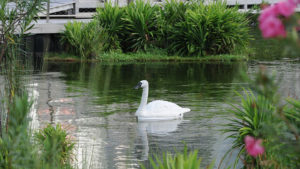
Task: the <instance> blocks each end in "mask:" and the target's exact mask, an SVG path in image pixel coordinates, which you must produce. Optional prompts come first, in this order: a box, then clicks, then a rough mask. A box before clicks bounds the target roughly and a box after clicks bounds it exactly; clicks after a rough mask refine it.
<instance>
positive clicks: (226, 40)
mask: <svg viewBox="0 0 300 169" xmlns="http://www.w3.org/2000/svg"><path fill="white" fill-rule="evenodd" d="M177 6H179V7H180V6H181V5H180V4H179V5H177ZM190 6H191V7H190V8H183V7H180V8H179V9H180V10H179V11H180V12H179V14H180V13H182V12H183V11H185V15H183V18H182V17H179V18H181V19H179V20H178V22H177V23H176V20H173V21H175V23H173V25H171V26H169V27H168V31H169V33H168V34H169V37H170V38H168V42H169V43H170V44H169V46H168V48H169V51H170V52H171V53H179V54H180V55H182V56H186V55H196V56H203V55H204V54H224V53H230V52H232V51H233V50H234V49H235V48H236V47H237V46H242V47H246V46H247V44H248V41H249V40H250V36H249V28H248V21H247V19H246V15H244V14H241V13H239V12H238V9H237V8H231V9H228V8H227V7H226V4H225V3H222V2H213V3H210V4H208V5H204V4H203V3H193V4H192V5H190ZM179 14H178V15H179ZM179 16H181V15H179ZM171 21H172V20H171ZM171 23H172V22H171Z"/></svg>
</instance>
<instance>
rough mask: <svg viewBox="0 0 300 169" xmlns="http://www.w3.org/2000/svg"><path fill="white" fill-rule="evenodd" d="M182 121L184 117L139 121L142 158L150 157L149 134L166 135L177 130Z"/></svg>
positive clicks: (140, 157) (140, 156)
mask: <svg viewBox="0 0 300 169" xmlns="http://www.w3.org/2000/svg"><path fill="white" fill-rule="evenodd" d="M181 122H182V119H177V120H163V121H139V122H138V125H137V130H138V132H137V133H138V137H139V140H141V147H140V148H139V147H136V148H137V149H140V152H137V154H140V155H139V156H138V158H139V159H141V160H147V159H148V153H149V143H148V135H156V136H164V135H168V134H170V133H171V132H174V131H176V130H177V127H178V125H179V124H180V123H181Z"/></svg>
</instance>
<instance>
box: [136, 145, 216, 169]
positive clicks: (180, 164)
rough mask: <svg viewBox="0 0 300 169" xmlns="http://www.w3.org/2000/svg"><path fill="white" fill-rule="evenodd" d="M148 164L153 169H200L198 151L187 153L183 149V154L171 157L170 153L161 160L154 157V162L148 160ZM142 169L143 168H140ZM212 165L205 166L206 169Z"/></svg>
mask: <svg viewBox="0 0 300 169" xmlns="http://www.w3.org/2000/svg"><path fill="white" fill-rule="evenodd" d="M150 163H151V166H152V168H154V169H183V168H184V169H200V168H201V167H200V164H201V158H198V151H197V150H195V151H192V152H189V153H188V151H187V148H186V147H185V149H184V152H183V153H176V154H175V155H172V154H170V153H166V154H163V156H162V160H161V159H160V158H159V157H158V156H155V160H153V159H152V158H150ZM141 167H142V168H143V169H145V167H144V166H143V165H142V166H141ZM212 168H213V163H212V164H210V165H209V166H207V169H212Z"/></svg>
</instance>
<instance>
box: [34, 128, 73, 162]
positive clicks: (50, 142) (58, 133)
mask: <svg viewBox="0 0 300 169" xmlns="http://www.w3.org/2000/svg"><path fill="white" fill-rule="evenodd" d="M35 138H36V141H37V143H38V145H39V147H40V149H41V159H42V161H43V162H44V164H46V165H48V166H51V167H57V166H64V165H69V164H70V160H71V159H72V151H73V148H74V143H73V142H72V141H71V140H70V139H68V138H67V133H66V131H65V130H63V129H62V128H61V126H60V125H59V124H57V125H56V127H53V126H52V125H51V124H49V125H48V126H47V127H46V128H44V129H43V130H40V131H38V132H37V133H35ZM53 165H54V166H53Z"/></svg>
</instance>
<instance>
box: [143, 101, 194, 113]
mask: <svg viewBox="0 0 300 169" xmlns="http://www.w3.org/2000/svg"><path fill="white" fill-rule="evenodd" d="M145 109H146V111H147V116H155V117H174V116H182V114H183V113H186V112H189V111H190V109H188V108H182V107H180V106H178V105H177V104H175V103H172V102H168V101H164V100H155V101H153V102H150V103H149V104H147V106H146V107H145Z"/></svg>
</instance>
